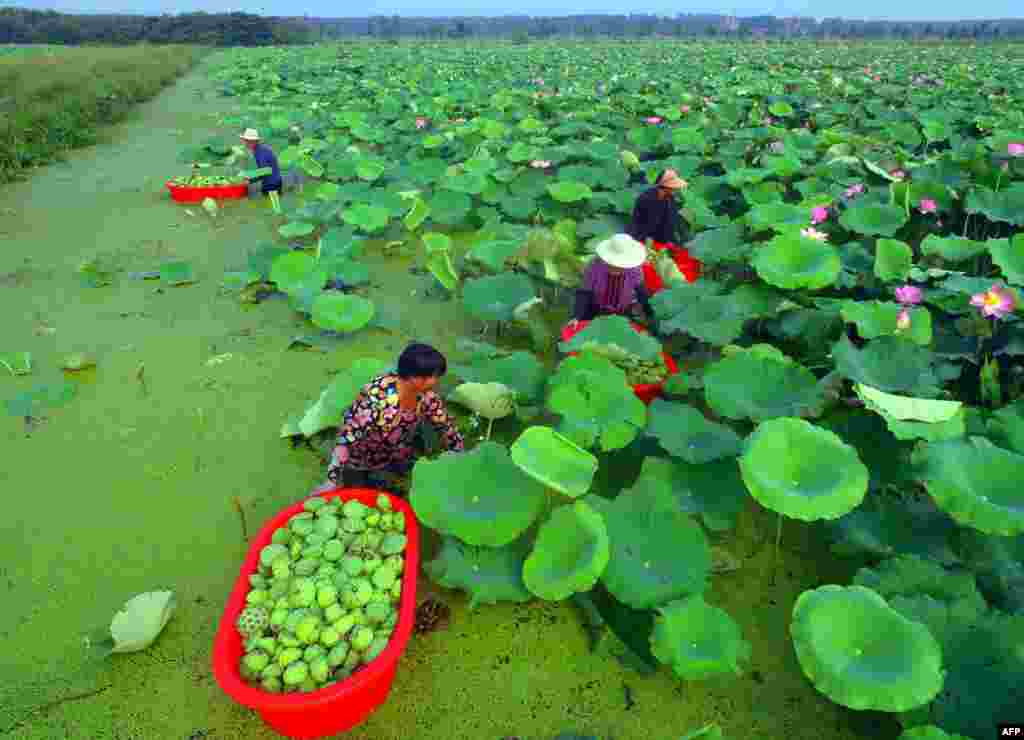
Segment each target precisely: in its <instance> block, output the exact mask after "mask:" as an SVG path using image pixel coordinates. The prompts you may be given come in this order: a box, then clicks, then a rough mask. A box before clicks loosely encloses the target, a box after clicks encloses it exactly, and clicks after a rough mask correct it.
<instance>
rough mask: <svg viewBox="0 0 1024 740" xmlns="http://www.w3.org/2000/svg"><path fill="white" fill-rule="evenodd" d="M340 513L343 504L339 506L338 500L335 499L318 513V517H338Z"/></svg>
mask: <svg viewBox="0 0 1024 740" xmlns="http://www.w3.org/2000/svg"><path fill="white" fill-rule="evenodd" d="M340 511H341V504H339V503H338V502H337V499H335V500H334V501H331V502H330V503H328V504H326V505H325V506H323V507H321V508H320V511H318V512H317V515H319V516H327V515H328V514H329V515H331V516H338V512H340Z"/></svg>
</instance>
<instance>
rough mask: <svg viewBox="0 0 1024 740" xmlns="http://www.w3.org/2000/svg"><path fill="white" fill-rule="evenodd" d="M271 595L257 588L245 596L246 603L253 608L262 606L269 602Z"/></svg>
mask: <svg viewBox="0 0 1024 740" xmlns="http://www.w3.org/2000/svg"><path fill="white" fill-rule="evenodd" d="M269 596H270V594H269V593H268V592H267V591H265V590H263V589H262V588H255V589H253V590H252V591H250V592H249V593H247V594H246V595H245V603H247V604H252V605H253V606H261V605H263V604H265V603H266V602H267V598H268V597H269Z"/></svg>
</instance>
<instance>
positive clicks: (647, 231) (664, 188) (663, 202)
mask: <svg viewBox="0 0 1024 740" xmlns="http://www.w3.org/2000/svg"><path fill="white" fill-rule="evenodd" d="M687 185H688V183H687V182H686V180H684V179H682V178H681V177H679V175H678V173H676V171H675V170H665V171H663V172H662V173H661V174H660V175H658V179H657V181H655V184H654V187H652V188H648V189H647V190H645V191H644V192H643V193H641V194H640V197H639V198H637V200H636V205H635V206H634V208H633V218H632V220H631V222H630V224H629V228H628V229H627V233H629V235H630V236H631V237H633V238H634V239H636V240H637V241H638V242H641V243H646V241H647V240H648V239H650V240H651V241H652V242H653V247H654V249H655V250H656V251H659V252H660V251H661V250H663V249H669V250H670V251H671V252H672V259H673V261H674V262H675V263H676V266H677V267H678V268H679V271H680V272H681V273H683V275H684V276H685V277H686V280H687V282H691V283H692V282H693V281H694V280H696V279H697V278H698V277H699V276H700V262H698V261H697V260H695V259H694V258H693V257H691V256H690V253H689V252H688V251H687V250H686V248H685V247H680V246H678V242H682V241H685V222H683V220H682V219H681V218H680V217H679V204H678V203H677V202H676V199H675V194H676V192H678V191H680V190H683V189H685V188H686V187H687ZM644 285H645V286H646V287H647V290H648V291H650V293H651V294H654V293H657V292H658V291H659V290H661V289H662V288H663V287H664V283H663V282H662V280H661V278H660V277H659V276H658V273H657V272H655V270H654V267H653V265H651V264H649V263H647V264H645V265H644Z"/></svg>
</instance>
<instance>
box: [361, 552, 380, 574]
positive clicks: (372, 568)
mask: <svg viewBox="0 0 1024 740" xmlns="http://www.w3.org/2000/svg"><path fill="white" fill-rule="evenodd" d="M382 565H384V561H383V560H381V559H380V558H378V557H376V556H374V557H371V558H367V559H366V561H365V570H366V573H367V574H368V575H369V574H371V573H374V572H376V571H377V569H379V568H380V566H382Z"/></svg>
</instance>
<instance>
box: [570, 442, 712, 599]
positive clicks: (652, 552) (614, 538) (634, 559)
mask: <svg viewBox="0 0 1024 740" xmlns="http://www.w3.org/2000/svg"><path fill="white" fill-rule="evenodd" d="M648 459H649V460H650V459H652V458H648ZM584 501H586V502H587V503H588V504H589V505H590V506H591V507H592V508H593V509H594V510H595V511H598V512H599V513H600V514H601V515H602V516H603V517H604V521H605V524H606V526H607V528H608V537H609V540H610V542H611V558H610V559H609V561H608V567H607V568H606V569H605V571H604V573H603V574H602V575H601V582H602V583H603V584H604V586H605V588H607V589H608V592H609V593H611V594H612V595H613V596H614V597H615V598H616V599H618V600H619V601H620V602H622V603H623V604H626V605H627V606H629V607H631V608H633V609H650V608H653V607H655V606H657V605H658V604H664V603H665V602H667V601H671V600H672V599H678V598H682V597H683V596H689V595H691V594H699V593H702V592H703V591H704V589H705V588H706V586H707V576H708V573H709V571H710V568H711V551H710V549H709V547H708V542H707V539H706V538H705V536H704V532H703V531H702V530H701V528H700V526H699V525H698V524H697V523H696V522H694V521H693V519H691V518H690V516H689V515H688V514H686V513H685V512H684V511H683V510H682V509H681V508H680V507H679V505H678V503H677V502H676V498H675V496H674V495H673V492H672V491H669V490H666V489H664V488H660V487H657V486H639V485H638V486H636V487H634V488H632V489H627V490H625V491H623V492H622V493H620V494H619V495H618V496H616V497H615V499H613V500H611V501H609V500H608V499H604V498H601V497H600V496H596V495H590V496H588V497H587V498H586V499H584Z"/></svg>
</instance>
